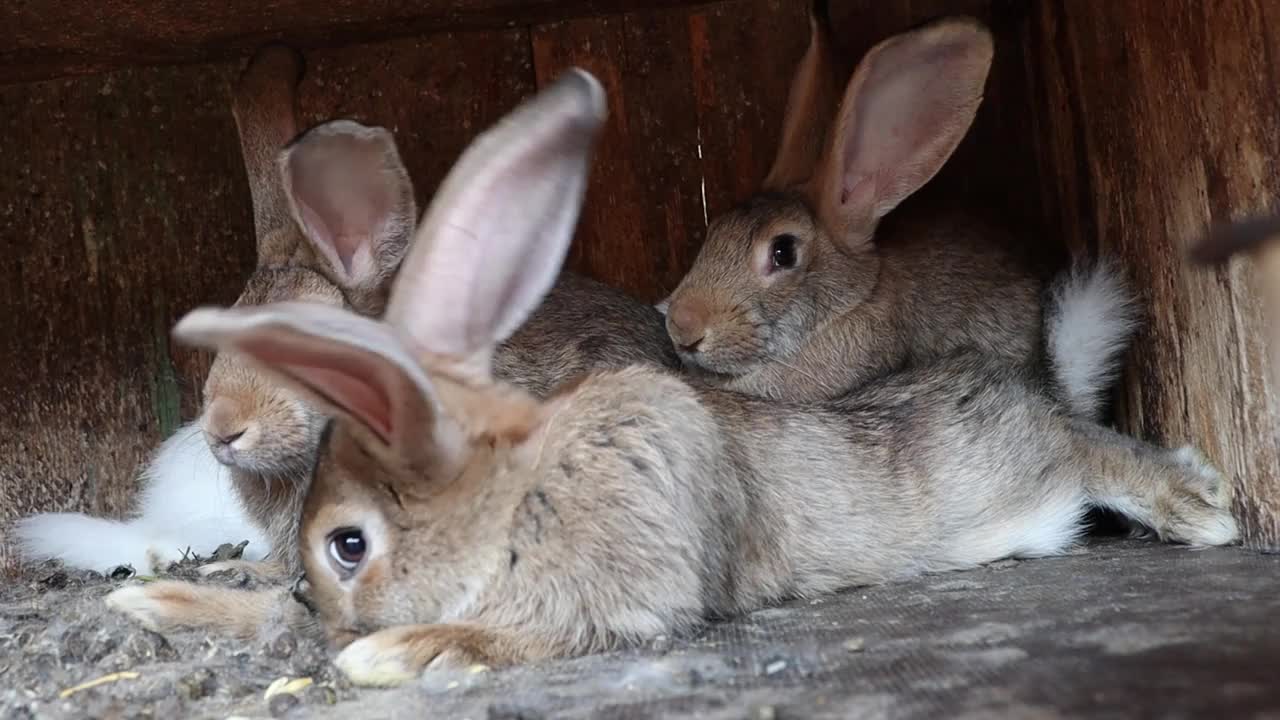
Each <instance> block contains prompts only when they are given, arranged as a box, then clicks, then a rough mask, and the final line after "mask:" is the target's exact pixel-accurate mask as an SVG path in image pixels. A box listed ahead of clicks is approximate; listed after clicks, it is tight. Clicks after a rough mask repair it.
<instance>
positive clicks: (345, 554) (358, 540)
mask: <svg viewBox="0 0 1280 720" xmlns="http://www.w3.org/2000/svg"><path fill="white" fill-rule="evenodd" d="M368 549H369V544H368V543H366V542H365V540H364V533H363V532H361V531H360V530H357V529H355V528H343V529H341V530H338V531H336V532H334V533H333V534H332V535H330V536H329V559H331V560H333V562H334V564H336V565H337V566H338V570H339V573H341V574H350V573H351V572H352V571H354V570H355V569H356V567H357V566H359V565H360V561H361V560H363V559H364V554H365V553H366V552H368Z"/></svg>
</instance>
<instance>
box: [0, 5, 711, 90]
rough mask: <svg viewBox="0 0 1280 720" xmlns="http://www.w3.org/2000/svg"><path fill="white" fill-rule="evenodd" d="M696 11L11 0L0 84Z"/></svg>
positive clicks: (2, 34)
mask: <svg viewBox="0 0 1280 720" xmlns="http://www.w3.org/2000/svg"><path fill="white" fill-rule="evenodd" d="M700 2H701V3H705V2H708V0H642V1H641V2H636V1H635V0H410V1H409V2H405V1H404V0H329V1H328V2H316V1H315V0H267V1H266V2H263V1H262V0H190V1H184V2H173V1H170V2H143V3H139V2H130V1H129V0H99V1H97V2H68V3H52V2H30V1H23V0H17V1H15V2H7V3H4V4H3V6H0V84H6V83H15V82H30V81H33V80H47V79H50V78H56V77H61V76H66V75H77V74H82V73H93V72H103V71H105V70H111V69H118V68H121V67H124V66H129V65H152V64H165V63H191V62H207V61H210V60H220V59H227V58H234V57H239V56H244V55H248V54H249V53H252V52H253V50H254V49H255V48H257V47H258V46H259V45H261V44H262V43H264V42H266V41H268V40H283V41H286V42H289V43H290V44H292V45H295V46H297V47H300V48H314V47H333V46H340V45H345V44H350V43H356V42H369V41H374V40H386V39H392V38H397V37H409V36H413V35H420V34H424V33H430V32H439V31H450V30H464V29H472V30H474V29H481V28H487V29H497V28H512V27H524V26H527V25H529V24H532V23H537V22H545V21H549V20H556V19H565V18H574V17H583V16H594V15H601V14H605V13H613V12H621V11H624V10H634V9H636V8H639V7H649V8H659V7H674V6H681V5H691V4H697V3H700Z"/></svg>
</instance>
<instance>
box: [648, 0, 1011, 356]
mask: <svg viewBox="0 0 1280 720" xmlns="http://www.w3.org/2000/svg"><path fill="white" fill-rule="evenodd" d="M811 30H812V33H811V39H810V44H809V48H808V51H807V52H806V53H805V55H804V57H803V59H802V60H801V62H800V65H799V68H798V70H797V71H796V74H795V77H794V80H793V84H792V87H791V93H790V98H789V100H788V104H787V110H786V114H785V118H784V122H783V133H782V142H781V144H780V146H779V149H778V154H777V157H776V158H775V160H774V163H773V167H772V169H771V170H770V171H769V174H768V176H767V178H766V179H765V182H764V187H763V190H762V192H760V193H758V194H757V195H755V196H754V197H752V198H750V199H749V200H748V201H746V202H745V203H744V204H742V205H741V206H739V207H738V208H736V209H734V210H731V211H730V212H728V213H726V214H724V215H722V216H720V217H718V218H716V219H715V220H714V221H713V222H712V223H711V226H710V227H709V228H708V231H707V239H706V242H705V243H704V245H703V247H702V249H701V250H700V251H699V254H698V257H697V258H696V260H695V261H694V264H693V267H692V268H691V269H690V271H689V273H688V274H687V275H686V276H685V277H684V278H683V279H682V280H681V282H680V284H679V286H678V287H677V288H676V289H675V291H674V292H673V293H672V294H671V295H670V297H669V298H668V299H667V301H666V314H667V330H668V333H669V335H670V337H671V340H672V342H673V344H674V345H675V348H676V350H677V352H678V353H679V354H680V356H681V359H682V360H683V361H684V362H685V363H686V364H687V365H690V366H692V367H695V368H700V369H702V370H705V371H709V372H711V373H717V374H721V375H726V376H737V375H741V374H743V373H745V372H747V371H749V370H750V369H751V368H753V367H755V366H757V365H759V364H762V363H764V362H767V361H770V360H774V359H778V358H782V357H785V356H787V355H788V354H789V353H791V352H792V351H794V350H795V349H796V348H797V347H799V346H800V344H801V343H802V342H803V341H804V339H805V337H806V336H807V335H808V334H809V333H811V332H812V331H813V330H814V329H815V328H817V327H818V326H820V324H821V323H823V322H824V320H825V319H827V318H832V317H838V316H841V315H844V314H846V313H848V312H849V311H851V310H852V309H854V308H855V307H857V306H858V305H859V304H860V303H862V302H864V301H865V300H866V299H867V297H868V296H869V295H870V293H871V292H872V291H873V289H874V288H875V287H876V284H877V281H878V278H879V271H880V259H879V256H878V253H877V248H876V228H877V226H878V224H879V223H880V220H881V219H882V218H883V217H884V216H885V215H886V214H887V213H889V212H890V211H891V210H893V209H894V208H895V207H897V206H898V204H899V203H901V202H902V201H903V200H905V199H906V198H907V197H908V196H910V195H911V194H912V193H914V192H915V191H916V190H918V189H919V188H920V187H921V186H923V185H924V184H925V183H927V182H928V181H929V180H930V179H931V178H932V177H933V176H934V175H935V174H936V173H937V172H938V170H939V169H940V168H941V167H942V165H943V164H944V163H945V162H946V160H947V158H949V157H950V156H951V154H952V152H954V150H955V148H956V146H957V145H958V144H959V143H960V140H961V139H962V138H963V137H964V135H965V134H966V133H967V132H968V129H969V126H970V124H971V123H972V122H973V118H974V115H975V113H976V112H977V109H978V105H979V104H980V102H981V99H982V94H983V88H984V85H985V83H986V78H987V72H988V69H989V68H990V65H991V58H992V41H991V36H990V34H989V33H988V32H987V30H986V29H984V28H983V27H982V26H981V25H980V24H978V23H977V22H976V21H972V20H969V19H966V18H950V19H945V20H940V21H935V22H933V23H930V24H928V25H925V26H921V27H919V28H917V29H915V30H912V31H910V32H906V33H903V34H901V35H898V36H895V37H892V38H890V39H888V40H885V41H884V42H881V43H880V44H879V45H877V46H876V47H874V48H872V49H871V50H870V51H869V52H868V53H867V55H866V56H865V57H864V58H863V59H862V61H861V63H859V65H858V67H857V69H856V70H855V72H854V74H853V77H852V79H851V80H850V81H849V84H848V86H847V88H846V89H845V93H844V97H843V99H842V100H840V101H839V107H838V109H837V108H836V102H837V100H836V95H837V93H836V90H835V88H836V87H837V85H836V80H835V77H834V76H835V74H836V70H835V66H836V64H837V63H836V61H835V57H834V53H833V51H832V47H831V39H830V36H829V29H828V25H827V22H826V20H825V18H824V17H822V16H821V12H820V10H818V9H815V10H814V12H813V13H812V15H811ZM833 117H834V122H832V118H833ZM828 129H829V132H828Z"/></svg>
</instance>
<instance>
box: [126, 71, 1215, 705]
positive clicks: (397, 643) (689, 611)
mask: <svg viewBox="0 0 1280 720" xmlns="http://www.w3.org/2000/svg"><path fill="white" fill-rule="evenodd" d="M605 109H606V103H605V97H604V90H603V88H602V87H601V85H600V84H599V82H598V81H596V80H595V78H594V77H592V76H591V75H589V74H588V73H586V72H583V71H580V70H576V69H575V70H571V71H569V72H567V73H566V74H565V75H563V76H562V77H561V78H559V79H558V80H556V81H555V82H553V83H552V84H551V85H550V86H548V87H547V88H546V89H544V90H543V91H542V92H540V93H539V94H538V95H536V96H535V97H534V98H533V99H531V100H529V101H526V102H525V103H524V104H522V105H521V106H520V107H519V108H517V109H516V110H515V111H513V112H512V113H511V114H510V115H508V116H507V117H506V118H505V119H504V120H503V121H501V122H500V123H499V124H498V125H497V126H496V127H494V128H491V129H489V130H488V131H486V132H485V133H484V134H482V135H481V136H480V137H479V138H478V139H477V140H475V141H474V142H473V143H472V145H471V146H470V147H469V148H468V149H467V150H466V151H465V152H464V154H463V156H462V157H461V158H460V160H459V161H458V163H457V164H456V165H455V166H454V169H453V170H452V171H451V173H450V174H449V176H448V177H447V178H446V180H445V182H444V183H443V185H442V186H441V189H440V191H439V193H438V194H437V195H436V196H435V198H434V200H433V201H432V203H431V206H430V207H429V208H428V210H427V212H426V214H425V215H424V218H423V220H422V221H421V223H420V224H419V227H418V230H417V232H416V235H415V239H414V241H413V244H412V246H411V248H410V250H409V253H408V255H407V257H406V258H405V261H404V265H403V267H402V269H401V271H400V273H399V275H398V277H397V279H396V281H395V284H394V286H393V290H392V295H391V299H390V302H389V305H388V307H387V312H386V314H385V316H384V319H383V320H382V321H375V320H372V319H368V318H362V317H360V316H358V315H356V314H354V313H351V312H349V311H345V310H343V309H340V308H335V307H330V306H324V305H318V304H304V303H290V302H284V303H275V304H271V305H264V306H260V307H240V308H229V309H218V308H201V309H197V310H195V311H193V312H192V313H190V314H188V315H187V316H186V317H184V318H183V319H182V320H181V321H179V323H178V324H177V326H176V327H175V329H174V336H175V338H177V339H178V340H179V341H180V342H184V343H193V344H196V345H199V346H202V347H208V348H211V349H217V350H218V351H220V352H234V353H236V354H237V355H240V356H242V357H245V358H246V359H247V361H248V362H251V363H253V364H254V365H255V367H258V368H260V369H261V370H262V371H263V372H265V373H268V374H270V375H272V376H273V377H275V378H276V379H277V381H279V382H281V383H283V384H286V385H288V386H289V387H291V388H293V389H294V391H295V392H298V393H299V394H301V395H305V396H307V397H309V398H310V399H311V400H312V402H314V403H315V404H316V405H317V406H320V407H325V408H326V409H327V412H329V413H330V414H331V415H332V416H333V418H334V419H333V421H332V422H331V424H330V425H329V427H328V428H327V430H326V432H325V434H324V438H323V440H322V442H321V446H320V449H319V451H318V459H317V463H316V469H315V474H314V477H313V480H312V484H311V486H310V489H309V491H308V493H307V498H306V501H305V503H304V507H303V516H302V526H301V533H300V538H299V542H300V544H299V552H300V556H301V558H302V562H303V565H304V567H305V573H306V587H305V588H304V589H303V590H302V592H303V596H304V597H305V598H306V599H307V601H308V603H309V604H310V605H311V606H312V607H313V608H314V611H315V617H316V618H318V620H319V622H320V623H321V624H322V626H323V627H324V629H325V631H326V632H327V633H328V635H329V637H330V639H331V641H332V643H333V645H334V646H335V647H336V648H339V649H340V650H339V652H338V654H337V657H336V658H335V663H336V665H337V666H338V667H339V668H340V669H342V670H343V671H344V673H345V674H347V675H348V676H349V678H350V679H351V680H352V681H353V682H354V683H357V684H360V685H393V684H397V683H401V682H404V681H407V680H410V679H413V678H415V677H417V676H418V675H419V673H421V672H423V671H448V670H454V669H458V668H462V667H466V666H470V665H472V664H473V663H480V664H483V665H486V666H490V667H502V666H507V665H512V664H517V663H524V662H531V661H536V660H540V659H548V658H559V657H567V656H574V655H580V654H585V653H591V652H596V651H602V650H606V649H610V648H621V647H627V646H631V645H634V644H636V643H638V642H641V641H643V640H645V639H647V638H651V637H653V636H655V635H658V634H660V633H662V634H683V633H686V632H689V631H691V630H693V629H694V628H696V627H697V626H698V625H699V624H700V623H702V622H704V621H705V620H706V619H708V618H714V617H719V616H725V615H732V614H736V613H742V612H746V611H750V610H753V609H755V608H759V607H761V606H764V605H768V604H770V603H775V602H778V601H782V600H785V599H788V598H795V597H811V596H815V595H819V594H821V593H827V592H832V591H835V590H838V589H840V588H844V587H849V586H855V585H860V584H867V583H879V582H886V581H891V580H896V579H902V578H907V577H911V576H913V575H918V574H920V573H924V572H938V571H945V570H954V569H961V568H970V567H974V566H976V565H979V564H981V563H985V562H989V561H994V560H997V559H1000V558H1004V557H1008V556H1019V557H1034V556H1043V555H1052V554H1055V553H1060V552H1063V551H1064V550H1065V549H1066V548H1068V547H1069V546H1070V545H1071V544H1072V542H1073V541H1074V540H1075V539H1076V538H1077V536H1078V535H1079V534H1080V532H1081V530H1082V525H1083V519H1082V518H1083V515H1084V513H1085V510H1086V508H1087V507H1088V506H1090V505H1101V506H1106V507H1110V508H1113V509H1115V510H1118V511H1119V512H1121V513H1124V514H1125V515H1127V516H1130V517H1133V518H1135V519H1138V520H1140V521H1141V522H1143V523H1145V524H1147V525H1149V526H1151V527H1152V528H1154V529H1155V531H1156V532H1157V533H1158V534H1159V536H1160V537H1161V538H1163V539H1166V540H1169V541H1177V542H1185V543H1190V544H1193V545H1220V544H1226V543H1230V542H1233V541H1234V540H1235V539H1236V538H1237V528H1236V525H1235V522H1234V520H1233V519H1232V517H1231V515H1230V513H1229V512H1228V511H1227V509H1226V506H1227V497H1226V496H1227V493H1228V488H1227V485H1226V483H1225V482H1224V481H1223V478H1222V477H1221V476H1220V475H1219V474H1218V473H1217V472H1216V471H1215V470H1214V469H1213V468H1212V467H1211V466H1210V465H1209V464H1208V463H1207V462H1205V461H1204V459H1203V457H1202V456H1201V455H1200V454H1199V453H1198V452H1196V451H1195V450H1193V449H1190V448H1184V449H1180V450H1169V449H1164V448H1159V447H1155V446H1152V445H1149V444H1146V443H1144V442H1141V441H1138V440H1135V439H1132V438H1128V437H1124V436H1122V435H1119V434H1117V433H1115V432H1114V431H1112V430H1110V429H1108V428H1105V427H1103V426H1100V425H1097V424H1095V423H1092V422H1089V421H1086V420H1083V419H1081V418H1078V417H1076V416H1073V415H1071V414H1069V413H1066V412H1063V411H1062V409H1061V408H1060V406H1059V405H1058V404H1056V403H1055V402H1053V401H1052V399H1051V398H1050V397H1049V396H1048V395H1047V394H1046V393H1044V392H1042V391H1041V389H1040V388H1039V387H1037V386H1035V385H1034V383H1032V382H1031V381H1029V380H1028V378H1027V376H1026V375H1025V374H1023V373H1020V372H1017V371H1016V369H1013V368H1010V367H1008V366H1004V365H1001V364H993V363H990V362H988V360H987V358H986V357H985V356H984V355H983V354H982V353H981V352H977V351H974V350H972V349H965V348H961V349H958V350H955V351H952V352H950V353H947V354H945V355H943V356H941V357H939V358H938V359H936V360H935V361H933V362H932V363H931V364H927V365H921V366H919V367H914V368H910V369H907V370H905V371H902V372H897V373H893V374H890V375H888V376H886V377H884V378H881V379H877V380H873V381H871V382H870V383H868V384H867V385H865V386H864V387H863V388H861V389H859V390H857V391H855V392H851V393H848V394H846V395H845V396H843V397H841V398H839V399H837V400H834V401H815V402H805V403H801V402H793V401H769V400H764V399H760V398H755V397H751V396H747V395H743V394H740V393H735V392H732V391H726V390H723V389H720V388H716V387H713V386H710V385H707V384H705V383H702V382H701V381H699V380H698V379H697V378H696V377H691V376H687V375H683V374H681V373H679V372H672V371H671V370H668V369H664V368H661V367H658V366H656V365H653V364H647V365H635V366H632V367H628V368H624V369H620V370H598V371H595V372H592V373H590V374H587V375H585V376H581V377H579V378H578V379H577V380H576V381H575V382H572V383H569V384H566V385H564V386H562V387H560V388H558V389H557V391H556V392H554V393H552V394H551V395H549V396H547V397H545V398H537V397H535V396H534V395H532V394H531V393H528V392H526V391H524V390H521V389H519V388H517V387H515V386H513V385H511V384H509V383H506V382H503V381H501V380H498V379H496V378H494V377H493V375H492V372H491V367H492V365H493V362H492V359H493V355H494V352H495V349H496V348H497V347H499V346H500V344H501V343H502V342H503V340H505V339H506V338H507V337H509V336H510V335H511V334H512V333H513V332H515V331H516V330H517V328H519V327H520V326H521V324H522V323H523V322H524V321H525V319H526V318H527V317H528V316H529V314H530V313H531V312H532V311H533V309H534V308H535V307H537V305H538V303H539V302H540V300H541V298H542V297H543V295H544V294H545V293H546V292H547V291H548V289H549V288H550V287H551V286H552V284H553V283H554V282H555V279H556V276H557V273H558V270H559V266H560V264H561V263H562V262H563V261H564V258H565V256H566V253H567V248H568V246H569V244H570V242H571V238H572V235H573V228H574V225H575V224H576V221H577V216H578V213H579V210H580V206H581V203H582V199H583V194H584V186H585V179H586V175H587V170H588V166H589V158H590V155H591V149H592V146H593V145H594V142H595V139H596V137H597V136H598V133H599V130H600V128H601V125H602V123H603V122H604V117H605ZM171 589H172V584H167V583H159V584H150V585H147V586H142V587H126V588H121V589H119V590H117V591H115V592H114V593H113V594H112V596H110V597H109V598H108V601H109V602H112V603H113V604H114V605H116V606H117V607H121V608H129V609H131V611H133V613H134V614H135V616H137V617H141V618H145V617H146V616H147V613H148V612H150V611H153V610H155V609H156V607H158V606H160V605H163V604H164V603H165V602H166V599H167V598H168V599H173V598H176V597H177V596H176V595H171ZM234 592H235V591H231V590H226V591H224V594H222V595H220V596H219V597H217V598H215V599H214V600H215V601H216V602H218V603H221V605H222V607H223V608H224V609H228V608H231V607H232V605H231V604H230V603H228V599H229V598H231V597H234ZM228 593H230V594H228ZM241 597H244V598H257V599H255V600H253V601H252V602H250V603H246V604H243V605H241V609H240V610H238V611H236V612H240V613H242V614H243V613H247V612H252V611H255V609H256V608H259V607H261V602H262V599H263V598H264V597H265V596H263V595H262V594H260V593H259V594H254V593H250V592H242V593H241Z"/></svg>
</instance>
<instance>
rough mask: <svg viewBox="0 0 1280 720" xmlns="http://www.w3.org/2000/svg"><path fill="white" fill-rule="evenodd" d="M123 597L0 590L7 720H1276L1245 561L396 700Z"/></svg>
mask: <svg viewBox="0 0 1280 720" xmlns="http://www.w3.org/2000/svg"><path fill="white" fill-rule="evenodd" d="M194 564H195V563H184V564H183V565H182V566H178V567H175V568H173V570H172V572H171V574H173V575H176V576H177V577H185V578H190V577H192V576H193V575H194V573H193V572H192V569H191V568H192V567H193V566H194ZM125 575H127V573H125V572H122V573H119V576H118V577H115V578H112V577H104V576H101V575H98V574H95V573H82V572H68V571H65V570H62V569H59V568H57V567H55V566H53V565H46V566H42V567H40V568H33V569H31V570H30V571H29V572H27V573H26V574H25V576H24V577H23V578H22V579H21V580H20V581H19V582H17V583H16V584H12V585H10V586H8V587H5V588H3V590H0V718H11V717H12V718H26V717H34V718H73V717H74V718H178V717H184V718H185V717H191V718H205V717H209V718H230V717H244V718H266V717H318V718H335V719H336V718H366V717H367V718H421V717H447V718H472V719H473V720H481V719H486V718H488V719H495V720H496V719H507V720H515V719H522V720H534V719H538V718H552V717H555V718H560V717H569V718H587V717H591V718H597V717H603V718H649V717H689V718H692V717H698V718H744V719H745V718H751V719H757V720H777V719H779V718H827V717H830V718H847V717H870V718H881V717H883V718H889V717H892V718H928V717H938V716H947V717H969V718H980V717H993V716H997V717H1037V718H1041V717H1043V718H1059V717H1081V718H1084V717H1087V718H1098V717H1101V718H1107V717H1116V718H1121V717H1199V716H1204V717H1228V716H1229V717H1271V718H1277V717H1280V684H1277V683H1276V682H1275V680H1274V678H1275V672H1276V668H1277V667H1280V622H1277V621H1278V620H1280V593H1277V592H1276V588H1277V580H1280V556H1274V555H1271V556H1267V555H1260V554H1257V553H1252V552H1248V551H1245V550H1241V549H1238V548H1220V549H1211V550H1191V549H1187V548H1182V547H1174V546H1168V545H1161V544H1158V543H1154V542H1143V541H1132V540H1125V541H1116V540H1096V541H1094V542H1092V543H1091V544H1090V545H1088V546H1086V547H1084V548H1082V549H1081V550H1080V551H1079V552H1078V553H1076V554H1073V555H1070V556H1067V557H1059V558H1047V559H1043V560H1034V561H1025V562H1014V561H1005V562H1001V563H996V564H994V565H990V566H987V567H984V568H980V569H977V570H973V571H970V572H960V573H947V574H941V575H934V576H928V577H923V578H919V579H917V580H914V581H910V582H904V583H897V584H893V585H886V586H880V587H874V588H863V589H855V590H850V591H847V592H844V593H840V594H837V595H832V596H827V597H822V598H816V599H813V600H805V601H797V602H793V603H788V604H786V605H784V606H782V607H777V608H768V609H764V610H761V611H758V612H755V613H752V614H750V615H747V616H744V617H742V618H738V619H735V620H733V621H731V622H726V623H718V624H713V625H710V626H708V627H707V628H705V629H704V630H703V631H702V632H701V633H699V635H698V636H697V637H693V638H685V639H671V638H659V639H658V640H656V641H655V642H653V643H651V644H650V645H649V646H647V647H644V648H639V649H637V650H633V651H628V652H620V653H611V654H605V655H597V656H592V657H587V658H577V659H572V660H566V661H558V662H550V663H543V664H541V665H536V666H530V667H523V668H515V669H511V670H505V671H486V672H460V673H455V674H438V675H433V676H428V677H425V678H423V679H422V681H420V682H418V683H416V684H414V685H412V686H410V687H405V688H400V689H395V690H366V689H356V688H352V687H350V686H349V685H348V684H347V683H345V682H344V680H343V678H342V677H341V676H340V674H339V673H338V672H337V671H336V670H335V669H334V668H333V667H332V665H331V664H330V662H329V655H328V653H327V652H326V650H325V647H324V645H323V643H322V642H321V641H320V640H319V639H318V638H310V637H299V636H296V635H295V634H293V633H291V632H290V631H288V630H286V629H283V628H268V629H266V630H265V631H264V632H263V633H262V635H261V636H260V637H258V638H255V639H253V640H249V641H236V640H228V639H225V638H218V637H214V636H210V635H208V634H205V633H195V632H187V633H183V632H180V633H171V634H166V635H164V636H161V635H158V634H156V633H153V632H149V631H147V630H144V629H141V628H139V627H138V626H136V625H134V624H132V623H131V622H129V621H128V620H126V619H124V618H122V617H119V616H117V615H115V614H114V613H112V612H110V611H108V610H107V608H106V607H105V606H104V604H103V603H102V597H103V595H105V594H106V593H107V592H109V591H110V590H111V589H113V588H115V587H119V586H121V585H122V584H127V583H134V582H141V581H145V579H138V578H127V577H125ZM203 581H204V582H219V583H226V584H230V585H251V584H252V580H251V579H250V578H248V577H247V576H243V575H236V574H233V573H225V574H221V575H220V576H214V577H211V578H209V579H205V580H203ZM94 683H97V684H94Z"/></svg>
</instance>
